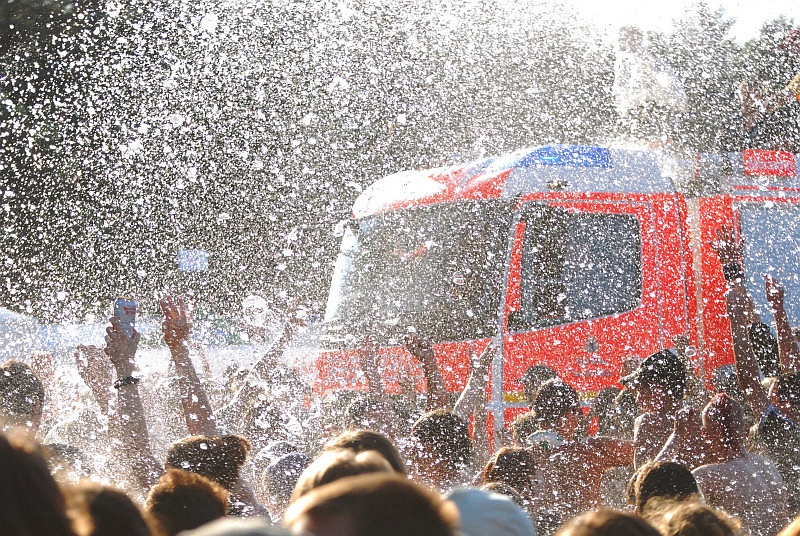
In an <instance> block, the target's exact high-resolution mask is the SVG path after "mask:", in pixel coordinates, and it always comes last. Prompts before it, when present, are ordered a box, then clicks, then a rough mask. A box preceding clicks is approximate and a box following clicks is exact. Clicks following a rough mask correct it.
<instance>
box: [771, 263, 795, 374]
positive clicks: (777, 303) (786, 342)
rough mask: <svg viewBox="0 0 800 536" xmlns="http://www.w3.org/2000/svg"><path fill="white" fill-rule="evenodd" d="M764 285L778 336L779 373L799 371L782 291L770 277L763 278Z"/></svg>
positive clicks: (779, 284) (781, 286)
mask: <svg viewBox="0 0 800 536" xmlns="http://www.w3.org/2000/svg"><path fill="white" fill-rule="evenodd" d="M764 285H765V286H766V291H767V303H768V304H769V307H770V309H772V314H773V315H774V316H775V329H776V331H777V334H778V357H779V358H780V364H781V373H782V374H791V373H793V372H798V371H800V351H798V349H797V344H796V343H795V340H794V334H793V333H792V326H791V325H790V324H789V315H787V314H786V308H785V307H784V301H783V300H784V289H783V285H781V283H780V281H778V280H777V279H775V278H773V277H772V276H770V275H765V276H764Z"/></svg>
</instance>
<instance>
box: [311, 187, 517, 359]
mask: <svg viewBox="0 0 800 536" xmlns="http://www.w3.org/2000/svg"><path fill="white" fill-rule="evenodd" d="M510 217H511V210H510V207H509V204H508V203H505V202H501V201H476V202H466V203H456V204H446V205H445V204H442V205H430V206H424V207H417V208H412V209H406V210H398V211H395V212H389V213H383V214H378V215H375V216H370V217H367V218H364V219H362V220H360V221H358V222H355V223H354V224H353V225H352V226H350V227H349V228H348V229H347V230H346V231H345V235H344V238H343V240H342V247H341V252H340V254H339V257H338V259H337V262H336V268H335V271H334V276H333V284H332V286H331V293H330V296H329V298H328V306H327V309H326V312H325V322H324V326H323V334H322V341H323V344H324V345H326V346H334V347H355V346H356V345H358V344H359V341H360V340H361V338H362V337H363V336H364V335H367V334H369V335H371V336H373V337H375V338H376V339H377V340H378V341H379V342H381V344H384V345H394V344H400V343H401V341H402V338H403V336H404V335H406V334H408V333H418V334H420V335H423V336H426V337H430V338H431V339H432V340H433V341H434V342H443V341H458V340H468V339H480V338H484V337H490V336H492V335H494V334H495V333H496V332H497V315H498V307H499V301H500V296H501V294H502V292H501V290H502V287H503V284H504V279H503V276H504V273H505V260H506V250H507V246H508V244H507V240H508V227H509V222H510Z"/></svg>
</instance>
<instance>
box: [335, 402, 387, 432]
mask: <svg viewBox="0 0 800 536" xmlns="http://www.w3.org/2000/svg"><path fill="white" fill-rule="evenodd" d="M398 421H399V419H398V417H397V413H396V412H395V411H394V407H393V406H392V404H391V403H390V402H389V401H388V400H385V399H381V398H378V397H375V396H361V397H357V398H355V399H354V400H353V401H352V402H350V404H348V406H347V408H346V409H345V411H344V426H345V428H346V429H348V430H358V429H370V430H375V429H381V430H389V431H387V433H388V434H389V435H391V436H392V437H395V436H396V435H397V429H396V428H397V422H398Z"/></svg>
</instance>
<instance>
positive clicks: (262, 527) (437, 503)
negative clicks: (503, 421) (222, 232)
mask: <svg viewBox="0 0 800 536" xmlns="http://www.w3.org/2000/svg"><path fill="white" fill-rule="evenodd" d="M713 246H714V249H715V251H716V252H717V254H718V255H719V258H720V262H721V264H722V267H723V274H724V275H725V278H726V281H727V282H728V291H727V294H726V296H725V298H726V301H727V311H728V317H729V319H730V324H731V333H732V336H733V342H734V354H735V364H734V365H733V366H732V367H731V368H730V369H725V370H722V371H719V372H718V373H717V374H716V375H715V377H714V382H713V385H710V384H708V383H706V382H705V381H702V380H701V379H700V378H698V377H697V375H696V371H695V370H694V368H693V367H692V365H691V363H690V360H689V358H688V357H687V345H688V339H687V338H686V337H681V336H679V337H676V338H675V340H674V342H675V347H674V348H668V349H663V350H660V351H658V352H656V353H654V354H652V355H650V356H649V357H647V358H646V359H640V360H638V361H636V360H632V361H628V362H626V363H625V364H624V366H623V370H622V371H621V374H620V378H619V387H608V388H606V389H603V390H602V391H600V392H599V393H598V394H597V396H596V397H595V398H594V400H593V402H592V404H591V406H590V407H589V411H588V413H587V411H586V410H587V405H586V403H584V402H582V400H581V398H580V396H579V394H578V392H577V391H576V390H575V389H574V388H573V387H572V386H570V385H569V384H568V383H566V382H565V381H563V380H562V379H560V378H559V377H558V375H557V373H556V371H555V370H553V369H551V368H549V367H547V366H545V365H542V364H537V365H534V366H532V367H530V368H529V369H528V370H527V371H526V372H525V374H524V375H523V376H522V377H521V378H520V379H519V381H520V383H521V384H522V386H523V387H524V393H525V398H526V400H527V403H528V404H529V407H530V410H529V411H526V412H525V413H524V414H521V415H519V416H518V417H517V418H516V419H515V420H514V422H513V424H512V425H511V426H510V429H509V430H508V433H507V434H505V435H504V434H502V433H500V432H497V431H495V432H494V436H493V437H492V438H490V437H489V434H490V427H489V426H488V420H489V415H488V412H487V400H486V386H487V382H488V379H489V375H490V372H491V363H492V359H493V357H494V353H495V348H494V347H493V345H492V344H489V345H488V346H487V347H486V348H485V349H484V350H483V351H482V352H475V351H474V350H473V349H470V353H471V354H474V355H471V359H470V371H469V378H468V380H467V381H466V385H465V387H464V389H463V391H462V392H460V393H455V394H454V393H449V392H448V391H447V390H446V389H445V385H444V382H443V380H442V374H441V371H440V370H439V364H438V361H437V357H436V353H435V350H434V347H433V345H432V344H431V343H430V341H429V340H427V339H425V338H423V337H420V336H416V335H414V336H409V337H408V338H407V339H406V340H405V341H404V347H405V349H406V350H407V352H408V353H409V354H410V355H411V356H413V359H414V360H415V361H416V362H417V363H418V365H419V367H420V368H421V370H422V372H423V374H424V377H425V382H426V389H424V390H423V392H422V393H418V392H417V389H416V388H415V386H413V385H412V384H411V382H407V385H401V387H402V393H401V394H393V393H389V392H387V390H386V389H385V386H384V383H383V374H382V371H381V367H382V364H381V360H380V357H379V355H380V354H379V352H378V348H377V345H376V344H375V342H374V341H373V340H371V339H370V338H369V337H366V338H365V339H364V341H363V345H362V347H361V348H360V350H359V352H358V353H359V364H360V369H361V370H360V373H361V376H360V383H362V384H363V387H365V388H364V389H358V390H355V389H354V390H344V391H334V392H330V393H327V394H325V395H324V396H320V397H315V396H313V395H312V393H311V392H310V388H309V386H308V385H307V384H306V382H305V381H304V378H303V377H302V376H301V375H300V374H299V373H298V372H297V371H295V370H293V369H292V368H290V367H288V366H286V365H285V364H284V362H283V360H282V356H283V353H284V351H285V348H286V346H287V344H288V342H289V341H290V340H291V338H292V336H293V334H294V333H295V332H296V330H297V329H298V327H299V325H300V324H301V323H302V321H300V320H298V319H297V318H295V316H294V315H291V314H290V315H288V316H287V321H286V322H285V324H284V326H283V328H282V332H281V333H280V334H279V336H278V337H277V338H276V339H275V340H274V341H273V342H272V343H271V345H270V347H269V348H268V350H267V351H266V353H265V354H264V355H263V357H261V358H260V359H259V360H258V361H257V362H256V363H255V364H254V365H252V366H249V367H244V368H239V369H236V368H231V369H229V370H227V371H226V373H225V375H224V377H223V378H216V377H214V376H213V375H212V374H210V371H209V370H203V371H202V373H201V374H198V371H197V370H196V368H195V365H194V361H193V359H192V352H193V346H192V345H191V343H190V341H191V331H192V319H191V312H190V308H189V307H188V304H187V303H186V302H185V301H184V300H183V299H182V298H180V297H166V298H164V299H163V300H162V301H161V302H160V305H161V309H162V312H163V323H162V334H163V340H164V342H165V343H166V346H167V348H168V349H169V353H170V356H171V359H170V367H169V370H168V371H166V372H165V373H164V375H163V377H157V376H156V375H152V374H151V375H149V376H143V375H142V373H141V372H140V367H139V366H138V364H137V350H138V346H139V343H140V335H139V334H138V333H137V332H136V331H135V330H134V332H133V335H132V336H129V335H128V334H127V333H126V331H125V330H124V329H123V328H122V326H121V325H120V321H119V319H118V318H116V317H114V318H112V319H111V321H110V326H109V327H108V328H107V330H106V331H107V335H106V345H105V348H99V347H94V346H80V347H78V348H77V349H76V350H75V355H74V369H75V370H77V372H78V373H79V374H80V377H81V379H82V381H83V384H84V385H85V390H84V395H83V397H82V399H81V401H82V402H84V403H85V404H84V405H76V406H75V408H76V409H75V414H76V417H75V418H74V419H73V420H72V421H70V422H66V423H65V422H58V420H57V419H53V418H52V414H53V411H52V408H53V407H57V406H58V405H63V404H75V401H74V400H72V401H70V400H65V397H64V396H63V392H61V391H60V389H61V387H60V386H61V383H60V382H59V378H58V377H57V375H56V374H55V373H54V369H53V364H52V361H50V362H48V360H47V359H45V358H42V356H39V357H38V358H36V359H27V358H25V359H20V360H14V361H9V362H6V363H5V364H3V365H2V366H1V367H0V426H1V427H2V433H0V535H8V536H29V535H51V534H52V535H75V536H79V535H80V536H83V535H95V536H105V535H112V534H114V535H123V536H124V535H132V536H133V535H137V536H139V535H141V536H146V535H152V536H167V535H168V536H172V535H176V534H179V533H181V534H187V535H197V536H211V535H249V534H310V535H313V536H333V535H337V536H367V535H374V534H382V535H385V536H392V535H398V536H400V535H442V536H455V535H459V534H460V535H464V536H482V535H490V534H491V535H493V534H498V535H499V534H508V535H520V536H523V535H527V536H532V535H535V534H539V535H549V534H554V533H555V534H561V535H576V536H581V535H599V536H603V535H617V534H620V535H659V534H660V535H662V536H673V535H701V534H712V535H720V536H727V535H739V534H741V535H748V534H750V535H754V536H762V535H763V536H771V535H775V534H779V533H780V534H782V535H787V536H788V535H794V534H800V517H797V518H796V519H794V518H795V517H796V516H798V514H800V425H799V424H798V423H800V405H798V402H799V401H800V350H799V349H798V346H797V341H796V340H795V337H794V334H793V332H792V328H791V326H790V324H789V319H788V317H787V315H786V311H785V309H784V305H783V300H784V292H783V289H782V287H781V285H780V283H779V282H778V281H776V280H774V279H771V278H767V279H766V282H765V284H766V289H767V299H768V301H769V305H770V307H771V309H772V312H773V313H774V316H775V325H776V335H775V336H773V335H772V332H771V330H770V328H769V327H768V326H765V325H764V324H763V323H761V321H760V319H759V317H758V315H757V314H756V313H755V307H754V304H753V302H752V300H751V299H750V298H749V296H748V295H747V290H746V288H745V285H744V275H743V269H742V265H741V258H742V256H741V253H742V251H741V244H739V243H737V242H736V240H735V239H734V236H733V234H732V233H731V232H730V230H726V229H723V230H721V231H720V232H719V233H718V235H717V240H716V241H715V242H714V244H713ZM709 387H713V389H709ZM590 423H594V425H593V426H590ZM590 430H591V432H590ZM793 519H794V521H793Z"/></svg>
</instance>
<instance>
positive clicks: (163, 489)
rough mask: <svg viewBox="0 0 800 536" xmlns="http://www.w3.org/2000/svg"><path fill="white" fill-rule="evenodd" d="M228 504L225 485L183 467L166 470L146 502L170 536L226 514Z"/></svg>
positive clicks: (148, 509)
mask: <svg viewBox="0 0 800 536" xmlns="http://www.w3.org/2000/svg"><path fill="white" fill-rule="evenodd" d="M227 507H228V492H227V490H226V489H225V488H223V487H222V486H220V485H219V484H217V483H216V482H212V481H211V480H209V479H208V478H206V477H204V476H200V475H198V474H197V473H191V472H189V471H181V470H180V469H169V470H167V472H166V473H164V474H163V475H162V476H161V478H160V479H159V480H158V483H157V484H156V485H155V486H153V487H152V488H150V491H149V492H148V494H147V500H146V502H145V508H146V509H147V511H148V512H149V513H150V514H151V515H152V516H153V517H154V518H155V519H156V520H157V521H158V522H159V524H160V525H161V526H162V527H163V529H164V531H165V532H166V534H167V536H174V535H175V534H178V533H179V532H181V531H182V530H190V529H194V528H197V527H199V526H200V525H204V524H206V523H210V522H211V521H214V520H215V519H219V518H221V517H224V516H225V511H226V509H227Z"/></svg>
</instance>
